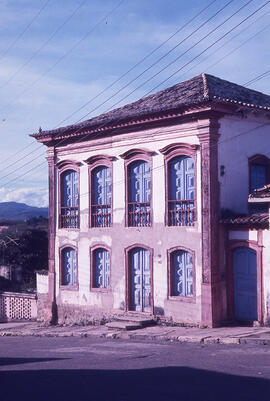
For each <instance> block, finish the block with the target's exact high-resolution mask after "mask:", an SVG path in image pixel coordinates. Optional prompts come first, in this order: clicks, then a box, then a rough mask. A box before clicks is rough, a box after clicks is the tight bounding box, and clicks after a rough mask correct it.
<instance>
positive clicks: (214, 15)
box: [2, 0, 253, 178]
mask: <svg viewBox="0 0 270 401" xmlns="http://www.w3.org/2000/svg"><path fill="white" fill-rule="evenodd" d="M215 1H216V0H215ZM215 1H211V2H210V3H209V4H208V6H207V7H205V8H203V9H202V10H201V11H200V12H199V13H197V14H196V15H195V16H194V17H193V18H191V19H190V20H189V21H188V23H186V24H184V25H183V26H182V27H180V28H179V29H178V30H177V31H176V32H175V33H174V34H172V35H171V36H170V37H169V38H168V39H167V40H165V41H164V42H163V43H162V44H161V45H160V46H158V47H157V48H156V49H154V50H153V51H152V52H151V53H150V54H149V56H150V55H151V54H153V53H154V51H155V50H157V49H159V48H160V47H161V46H162V45H163V44H165V43H167V42H168V40H169V39H170V38H172V37H174V36H175V35H176V33H178V32H180V31H181V30H182V29H184V27H186V26H187V24H189V23H190V22H192V21H193V20H194V19H195V18H196V17H197V16H199V15H200V14H201V13H202V12H203V11H205V10H206V8H208V7H210V5H212V4H213V3H214V2H215ZM233 1H234V0H230V1H229V2H227V3H226V4H225V6H223V7H222V8H220V9H219V10H218V11H217V12H215V13H214V14H213V15H212V16H211V17H210V18H208V19H207V20H206V21H205V22H204V23H203V24H201V25H200V26H199V28H196V30H195V31H193V32H192V33H191V34H190V35H188V36H186V37H185V38H184V39H183V40H182V41H181V42H180V43H183V42H184V41H185V40H187V39H188V38H189V37H191V36H192V35H193V34H194V33H195V32H197V31H198V29H200V28H201V27H202V26H204V25H205V24H206V23H207V22H209V21H210V20H211V19H213V18H214V17H216V15H217V14H218V13H220V12H221V11H223V10H224V9H225V8H226V7H227V6H228V5H229V4H230V3H232V2H233ZM250 1H253V0H250ZM122 2H123V1H121V2H120V3H119V4H118V6H117V8H118V7H119V6H120V5H121V3H122ZM114 10H115V9H113V10H112V11H111V13H112V12H113V11H114ZM107 16H108V15H107ZM107 16H105V17H104V18H103V19H102V20H104V19H106V18H107ZM100 22H101V21H99V23H100ZM178 46H179V44H178V45H177V46H175V47H174V48H176V47H178ZM172 50H173V49H171V50H170V51H169V52H167V53H166V54H165V55H164V56H163V57H162V58H164V57H165V56H166V55H167V54H169V53H170V52H171V51H172ZM147 57H148V55H147V56H145V57H144V59H146V58H147ZM144 59H142V60H141V62H142V61H143V60H144ZM159 60H161V59H159ZM159 60H158V61H159ZM158 61H157V62H158ZM157 62H156V63H157ZM156 63H154V64H153V65H155V64H156ZM136 65H138V63H137V64H136ZM136 65H135V66H134V67H132V68H131V69H130V70H129V71H131V70H132V69H134V68H135V67H136ZM147 70H149V68H148V69H147ZM129 71H127V73H125V74H123V76H125V75H126V74H128V72H129ZM145 72H146V70H144V71H143V72H142V73H141V74H140V75H139V76H141V75H143V74H144V73H145ZM139 76H137V77H136V79H137V78H138V77H139ZM119 79H121V77H120V78H119ZM133 81H134V80H132V81H130V82H129V83H128V84H127V85H125V86H124V88H126V87H127V86H128V85H129V84H130V83H132V82H133ZM114 82H116V81H114ZM113 84H114V83H112V84H111V86H113ZM124 88H122V89H121V90H123V89H124ZM121 90H119V91H117V92H116V93H114V95H113V96H116V95H117V94H118V93H119V92H120V91H121ZM100 94H101V93H100ZM100 94H98V95H97V96H99V95H100ZM113 96H110V98H109V99H107V100H106V101H105V102H102V103H101V104H100V105H99V106H97V107H95V108H94V109H92V110H90V112H88V114H87V115H89V114H90V113H92V112H93V111H95V110H96V109H97V108H99V107H101V106H102V105H103V104H104V103H106V102H107V101H108V100H110V99H111V98H112V97H113ZM94 99H95V97H94V98H92V99H90V100H89V101H88V102H86V103H85V104H84V105H83V106H81V107H80V108H79V109H78V110H76V111H75V112H73V113H72V114H71V115H69V116H68V117H66V118H65V119H64V120H62V121H60V123H58V124H57V125H56V126H55V128H57V126H59V125H61V124H62V123H63V122H65V121H66V120H67V119H69V118H70V117H71V116H72V115H74V114H75V113H76V112H78V111H79V110H81V109H82V108H84V107H85V106H86V105H88V104H89V103H90V102H92V101H93V100H94ZM84 118H85V116H83V117H82V118H80V119H79V120H78V121H77V122H75V124H77V123H79V122H80V121H82V120H83V119H84ZM41 147H43V145H41V146H40V147H38V148H37V149H35V150H33V151H31V152H30V153H28V154H27V155H26V156H25V157H27V156H29V155H31V154H33V153H35V152H36V151H37V150H38V149H39V148H41ZM23 158H24V157H22V158H20V159H19V160H16V161H14V162H12V163H11V164H9V165H8V166H5V170H6V169H7V168H9V167H11V166H13V165H14V164H16V163H17V162H18V161H20V160H22V159H23ZM8 175H10V174H8ZM6 176H7V175H6ZM6 176H5V177H6ZM2 178H3V177H2Z"/></svg>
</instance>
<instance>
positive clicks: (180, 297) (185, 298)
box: [167, 246, 196, 303]
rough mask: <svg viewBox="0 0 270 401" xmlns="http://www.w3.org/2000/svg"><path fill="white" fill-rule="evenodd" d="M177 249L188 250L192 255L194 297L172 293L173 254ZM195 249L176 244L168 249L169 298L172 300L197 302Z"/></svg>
mask: <svg viewBox="0 0 270 401" xmlns="http://www.w3.org/2000/svg"><path fill="white" fill-rule="evenodd" d="M177 251H184V252H188V253H190V254H191V255H192V278H193V294H192V297H188V296H184V295H172V289H173V271H172V267H173V266H172V265H173V263H172V258H173V254H174V253H175V252H177ZM195 257H196V255H195V251H194V250H192V249H189V248H186V247H184V246H175V247H173V248H170V249H168V250H167V288H168V292H167V299H168V300H171V301H180V302H187V303H196V268H195V265H196V259H195Z"/></svg>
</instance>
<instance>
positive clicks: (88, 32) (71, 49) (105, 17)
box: [2, 0, 216, 168]
mask: <svg viewBox="0 0 270 401" xmlns="http://www.w3.org/2000/svg"><path fill="white" fill-rule="evenodd" d="M124 1H125V0H121V1H120V2H119V3H118V4H117V5H116V7H114V8H113V9H112V10H111V11H110V12H109V13H108V14H106V15H105V16H104V17H102V19H100V20H99V21H98V22H97V23H96V24H95V25H94V26H93V27H92V28H91V29H90V30H89V31H87V33H86V34H85V35H84V36H83V37H82V38H80V39H79V40H78V41H77V42H76V43H75V44H74V45H73V46H72V47H71V48H70V49H69V50H68V51H67V52H66V53H65V54H64V55H62V56H61V57H60V58H59V59H58V60H57V61H56V62H55V63H54V64H53V65H52V66H51V67H50V68H49V69H48V70H46V71H45V72H44V73H43V74H41V75H40V76H39V77H38V78H37V79H36V80H35V81H34V82H32V84H31V86H33V85H34V84H36V83H37V82H39V81H40V80H41V79H42V78H43V77H44V76H45V75H46V74H47V73H48V72H49V71H51V70H52V69H53V68H54V67H55V66H56V65H57V64H58V63H59V62H60V61H62V60H63V59H64V58H65V57H66V56H67V55H68V54H70V53H71V52H72V51H73V50H74V49H75V47H77V46H78V45H79V44H80V43H81V42H82V41H83V40H85V39H86V38H87V37H88V36H89V35H90V33H92V32H93V31H94V30H95V28H96V27H97V26H98V25H99V24H100V23H101V22H103V21H104V20H107V18H108V17H109V16H110V15H111V14H112V13H113V12H114V11H116V9H117V8H119V7H120V6H121V4H122V3H123V2H124ZM215 1H216V0H215ZM28 89H29V87H27V88H26V89H25V90H24V91H23V92H21V93H20V95H19V96H21V95H22V94H24V93H25V92H26V91H27V90H28ZM16 99H17V97H16ZM16 99H14V100H16ZM10 104H12V102H11V103H9V105H10ZM6 118H7V116H6ZM6 118H5V119H4V120H6ZM32 144H36V142H35V141H33V142H31V143H30V144H29V145H27V146H26V147H24V148H23V149H21V150H19V151H18V152H16V153H14V154H13V155H12V156H9V157H8V158H6V159H5V160H3V161H2V162H5V161H6V160H9V159H10V158H13V156H15V155H16V154H18V153H20V152H21V151H22V150H24V149H26V148H28V147H29V146H31V145H32ZM32 153H33V152H30V154H32ZM26 156H27V155H26ZM20 160H21V159H20ZM8 167H10V165H9V166H6V168H8Z"/></svg>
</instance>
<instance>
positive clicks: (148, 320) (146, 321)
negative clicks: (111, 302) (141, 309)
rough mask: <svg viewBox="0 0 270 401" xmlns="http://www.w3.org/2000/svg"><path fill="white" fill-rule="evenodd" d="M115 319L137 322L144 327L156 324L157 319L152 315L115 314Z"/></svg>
mask: <svg viewBox="0 0 270 401" xmlns="http://www.w3.org/2000/svg"><path fill="white" fill-rule="evenodd" d="M114 320H115V321H124V322H131V323H136V324H140V325H141V326H142V327H146V326H151V325H154V324H156V322H155V320H154V319H153V318H152V317H150V316H149V317H142V316H138V315H133V316H132V315H124V316H123V315H118V316H117V315H115V316H114Z"/></svg>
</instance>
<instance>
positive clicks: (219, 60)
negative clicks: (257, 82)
mask: <svg viewBox="0 0 270 401" xmlns="http://www.w3.org/2000/svg"><path fill="white" fill-rule="evenodd" d="M269 13H270V11H267V12H266V13H264V14H263V15H262V16H260V17H259V18H257V19H256V20H255V21H253V22H252V23H251V24H249V25H248V26H246V27H245V28H244V29H242V30H241V31H240V32H238V33H237V34H236V35H234V36H233V37H232V38H230V39H229V40H227V41H226V42H225V43H224V44H222V45H221V46H219V47H218V48H217V49H215V50H214V51H213V52H212V53H210V54H208V56H207V57H206V58H205V59H204V60H202V61H199V63H197V64H195V65H194V66H192V67H191V68H189V69H188V70H187V71H185V72H184V74H181V75H180V77H183V76H184V75H186V74H187V73H188V72H190V71H192V70H193V69H194V68H196V67H198V66H199V65H200V64H201V63H202V62H204V61H205V60H206V59H208V58H210V57H211V56H213V55H214V54H216V52H218V51H219V50H220V49H223V48H224V46H226V45H227V44H228V43H230V42H231V41H232V40H234V39H235V38H236V37H238V36H239V35H241V34H242V33H243V32H245V31H246V30H247V29H249V28H250V27H251V26H252V25H254V24H255V23H256V22H258V21H259V20H260V19H261V18H263V17H265V16H266V15H267V14H269ZM269 25H270V24H268V25H266V26H265V27H264V28H262V29H261V30H259V31H258V32H256V33H255V34H254V35H252V36H250V37H249V38H248V39H247V40H245V41H244V42H242V43H241V44H240V45H239V46H237V47H236V48H234V49H233V50H231V51H230V52H228V53H226V54H225V55H223V56H222V57H221V58H219V59H218V60H217V61H215V62H214V63H213V64H211V65H209V66H208V67H207V68H206V70H209V69H210V68H212V67H214V66H215V65H216V64H218V63H220V62H221V61H222V60H224V59H225V58H226V57H228V56H230V55H231V54H233V53H234V52H235V51H237V50H238V49H240V48H241V47H242V46H244V45H245V44H246V43H248V42H250V41H251V40H252V39H254V38H255V37H256V36H258V35H259V34H261V33H262V32H263V31H265V30H266V29H267V28H269ZM180 77H179V78H180ZM244 85H245V84H244Z"/></svg>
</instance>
